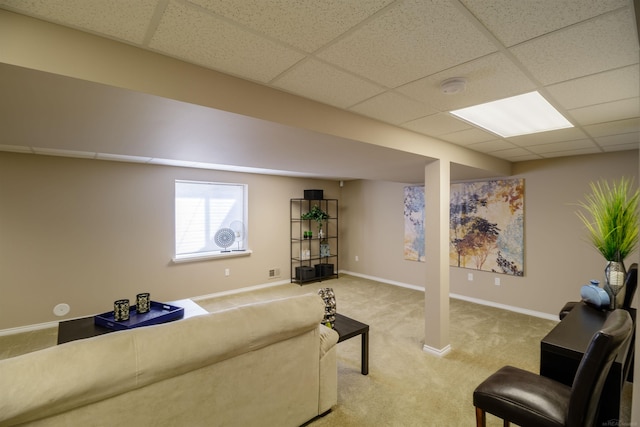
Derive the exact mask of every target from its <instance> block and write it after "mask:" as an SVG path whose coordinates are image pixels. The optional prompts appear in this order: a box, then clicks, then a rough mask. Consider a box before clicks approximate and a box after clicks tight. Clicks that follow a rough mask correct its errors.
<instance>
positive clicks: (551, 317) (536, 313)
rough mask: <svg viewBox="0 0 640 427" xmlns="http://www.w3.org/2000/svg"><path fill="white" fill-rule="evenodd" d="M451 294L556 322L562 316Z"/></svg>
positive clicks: (461, 298) (470, 300) (464, 299)
mask: <svg viewBox="0 0 640 427" xmlns="http://www.w3.org/2000/svg"><path fill="white" fill-rule="evenodd" d="M449 296H450V297H451V298H455V299H459V300H462V301H468V302H472V303H475V304H480V305H486V306H488V307H494V308H500V309H502V310H508V311H513V312H515V313H520V314H526V315H527V316H532V317H539V318H541V319H547V320H555V321H556V322H559V321H560V318H559V317H558V315H557V314H549V313H543V312H541V311H535V310H529V309H526V308H521V307H513V306H511V305H506V304H500V303H497V302H493V301H486V300H483V299H478V298H472V297H468V296H465V295H458V294H449Z"/></svg>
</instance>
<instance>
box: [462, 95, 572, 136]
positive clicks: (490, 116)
mask: <svg viewBox="0 0 640 427" xmlns="http://www.w3.org/2000/svg"><path fill="white" fill-rule="evenodd" d="M451 114H453V115H455V116H457V117H459V118H461V119H463V120H466V121H467V122H469V123H472V124H474V125H476V126H480V127H481V128H484V129H486V130H488V131H490V132H493V133H495V134H497V135H500V136H502V137H504V138H508V137H510V136H518V135H527V134H530V133H537V132H546V131H549V130H557V129H565V128H570V127H573V125H572V124H571V123H569V121H568V120H567V119H565V118H564V116H563V115H562V114H560V113H559V112H558V110H556V109H555V108H553V106H552V105H551V104H549V103H548V102H547V100H546V99H544V98H543V97H542V95H540V94H539V93H538V92H529V93H525V94H524V95H518V96H513V97H511V98H505V99H499V100H497V101H493V102H487V103H486V104H480V105H475V106H473V107H468V108H462V109H460V110H455V111H451Z"/></svg>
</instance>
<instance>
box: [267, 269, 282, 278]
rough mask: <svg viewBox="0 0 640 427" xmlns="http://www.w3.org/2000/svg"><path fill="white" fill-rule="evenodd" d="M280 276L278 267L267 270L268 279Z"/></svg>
mask: <svg viewBox="0 0 640 427" xmlns="http://www.w3.org/2000/svg"><path fill="white" fill-rule="evenodd" d="M278 277H280V269H279V268H272V269H271V270H269V279H275V278H278Z"/></svg>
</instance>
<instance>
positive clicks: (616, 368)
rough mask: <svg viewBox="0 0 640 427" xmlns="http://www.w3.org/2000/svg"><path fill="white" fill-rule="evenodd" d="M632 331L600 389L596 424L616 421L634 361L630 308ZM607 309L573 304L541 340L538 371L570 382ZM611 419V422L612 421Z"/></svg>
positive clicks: (605, 317) (634, 313)
mask: <svg viewBox="0 0 640 427" xmlns="http://www.w3.org/2000/svg"><path fill="white" fill-rule="evenodd" d="M628 311H629V313H630V314H631V317H632V318H633V324H634V331H633V332H632V334H631V337H629V339H628V340H627V341H626V342H625V343H624V344H623V345H622V348H621V350H620V352H619V353H618V356H617V357H616V360H615V361H614V363H613V365H612V366H611V371H610V372H609V376H608V377H607V380H606V382H605V385H604V389H603V390H602V396H601V398H600V404H599V405H600V414H599V416H598V421H599V422H598V423H597V425H605V424H602V423H607V424H606V425H618V420H619V418H620V400H621V394H622V387H623V386H624V382H625V379H626V378H627V377H628V374H629V372H630V371H631V369H630V368H632V365H633V357H634V346H635V339H634V337H635V322H636V310H635V309H629V310H628ZM610 313H611V312H610V311H602V310H598V309H596V308H593V307H590V306H588V305H587V304H585V303H580V304H576V306H575V307H574V308H573V309H572V310H571V311H570V312H569V314H567V316H566V317H565V318H564V319H562V321H561V322H560V323H558V324H557V325H556V326H555V327H554V328H553V329H552V330H551V332H549V333H548V334H547V336H545V337H544V338H543V339H542V341H541V342H540V375H544V376H545V377H549V378H553V379H554V380H557V381H560V382H561V383H563V384H566V385H569V386H570V385H572V384H573V378H574V377H575V374H576V371H577V370H578V365H579V364H580V360H581V359H582V355H583V354H584V352H585V351H586V350H587V347H588V345H589V343H590V342H591V338H592V337H593V334H595V333H596V332H597V331H598V330H600V329H601V328H602V326H603V324H604V322H605V320H606V319H607V317H608V316H609V314H610ZM611 423H614V424H611Z"/></svg>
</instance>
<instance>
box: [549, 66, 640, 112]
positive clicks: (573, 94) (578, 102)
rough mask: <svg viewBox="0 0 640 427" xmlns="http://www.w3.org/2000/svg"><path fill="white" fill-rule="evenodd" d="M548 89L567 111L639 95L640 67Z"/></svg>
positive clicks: (569, 82)
mask: <svg viewBox="0 0 640 427" xmlns="http://www.w3.org/2000/svg"><path fill="white" fill-rule="evenodd" d="M547 90H548V91H549V93H550V94H551V96H553V98H554V99H555V100H556V101H557V102H559V103H560V104H561V105H562V107H564V108H565V109H567V110H570V109H573V108H578V107H586V106H588V105H594V104H600V103H603V102H610V101H616V100H620V99H626V98H631V97H638V96H640V67H639V66H638V65H637V64H636V65H631V66H629V67H624V68H619V69H616V70H611V71H605V72H603V73H599V74H594V75H591V76H587V77H582V78H579V79H575V80H569V81H566V82H563V83H559V84H555V85H551V86H548V87H547Z"/></svg>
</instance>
